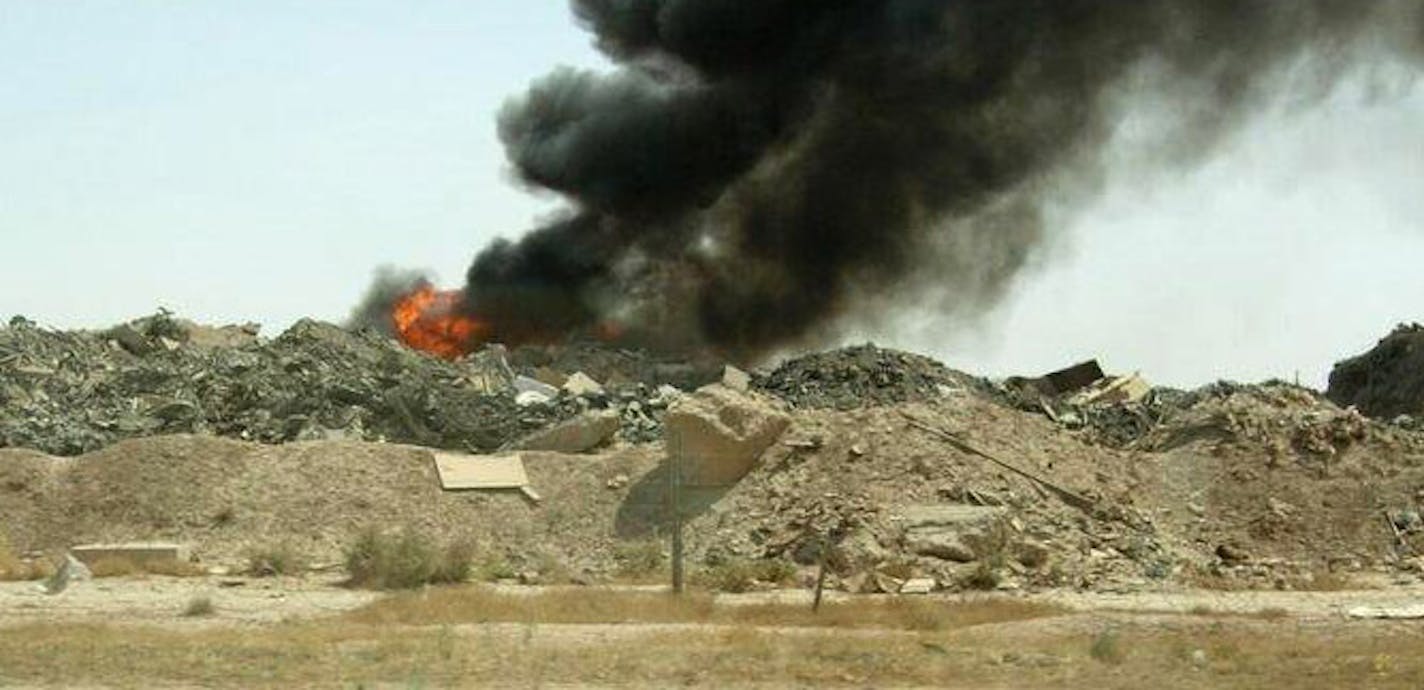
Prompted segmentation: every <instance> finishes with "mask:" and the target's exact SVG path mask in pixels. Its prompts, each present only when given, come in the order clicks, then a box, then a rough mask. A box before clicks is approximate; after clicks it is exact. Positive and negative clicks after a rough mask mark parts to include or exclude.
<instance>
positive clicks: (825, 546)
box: [811, 534, 831, 613]
mask: <svg viewBox="0 0 1424 690" xmlns="http://www.w3.org/2000/svg"><path fill="white" fill-rule="evenodd" d="M830 541H831V540H830V539H829V538H828V537H827V535H825V534H822V535H821V564H820V568H818V569H817V570H816V598H815V599H813V600H811V613H815V612H817V611H819V610H820V609H821V591H822V590H823V589H825V587H826V555H827V554H828V552H829V551H830V550H831V548H830V546H831V545H830Z"/></svg>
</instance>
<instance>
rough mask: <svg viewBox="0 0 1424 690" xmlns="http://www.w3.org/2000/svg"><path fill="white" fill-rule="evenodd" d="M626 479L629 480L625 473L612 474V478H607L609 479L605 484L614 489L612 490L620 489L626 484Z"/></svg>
mask: <svg viewBox="0 0 1424 690" xmlns="http://www.w3.org/2000/svg"><path fill="white" fill-rule="evenodd" d="M628 481H629V479H628V475H626V474H617V475H614V476H613V478H612V479H609V480H608V483H607V486H608V488H610V489H614V490H617V489H622V488H624V487H626V486H628Z"/></svg>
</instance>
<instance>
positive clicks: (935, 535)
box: [898, 505, 1007, 563]
mask: <svg viewBox="0 0 1424 690" xmlns="http://www.w3.org/2000/svg"><path fill="white" fill-rule="evenodd" d="M1006 515H1007V513H1006V511H1005V509H1004V508H1000V507H993V506H969V505H948V506H941V505H911V506H905V507H903V508H901V509H900V511H899V513H898V517H899V518H900V522H901V526H902V529H903V530H904V539H905V546H906V547H907V548H909V549H910V550H911V551H913V552H915V553H917V554H919V555H922V556H930V557H933V558H939V559H943V560H947V561H954V562H956V563H968V562H970V561H974V560H977V559H978V558H979V557H980V556H981V555H982V554H980V553H978V552H977V550H976V548H975V546H976V545H977V544H980V543H984V542H985V541H986V540H987V535H988V534H989V532H990V531H991V530H993V529H995V527H996V526H998V525H999V524H1000V523H1001V522H1002V521H1003V520H1004V519H1005V517H1006Z"/></svg>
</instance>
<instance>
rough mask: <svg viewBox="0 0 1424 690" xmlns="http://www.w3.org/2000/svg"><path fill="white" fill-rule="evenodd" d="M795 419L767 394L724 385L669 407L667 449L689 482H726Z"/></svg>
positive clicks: (732, 480)
mask: <svg viewBox="0 0 1424 690" xmlns="http://www.w3.org/2000/svg"><path fill="white" fill-rule="evenodd" d="M790 423H791V418H790V417H788V416H787V415H786V413H784V412H782V411H781V410H780V409H778V408H777V407H775V406H774V405H773V404H772V403H771V402H769V401H767V400H766V399H764V398H761V397H759V396H756V395H753V394H750V393H740V392H738V391H735V390H732V389H731V388H728V387H726V386H723V385H720V384H712V385H710V386H704V387H702V388H700V389H698V390H697V392H695V393H693V394H692V395H688V396H686V397H683V398H681V399H679V400H677V401H676V402H674V403H673V404H672V405H671V406H669V407H668V411H667V415H666V417H665V418H664V420H663V428H664V436H665V439H666V442H667V449H668V454H669V456H670V458H671V460H672V461H673V462H674V464H675V466H677V467H678V468H679V471H680V472H681V476H682V481H683V483H684V484H687V485H690V486H726V485H728V484H733V483H735V482H736V481H737V480H739V479H741V478H742V477H743V476H745V475H746V474H747V472H750V471H751V469H752V468H753V467H755V466H756V464H757V463H758V462H759V461H760V460H761V456H762V453H763V452H765V451H766V449H767V448H768V447H770V446H771V444H773V443H775V442H776V440H777V439H778V438H780V436H781V434H782V432H784V431H786V427H787V426H788V425H790Z"/></svg>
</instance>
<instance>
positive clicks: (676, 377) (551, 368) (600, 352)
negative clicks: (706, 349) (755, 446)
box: [509, 341, 723, 391]
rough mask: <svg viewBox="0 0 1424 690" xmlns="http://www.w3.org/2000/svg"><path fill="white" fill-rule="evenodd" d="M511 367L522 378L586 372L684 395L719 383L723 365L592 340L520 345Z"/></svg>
mask: <svg viewBox="0 0 1424 690" xmlns="http://www.w3.org/2000/svg"><path fill="white" fill-rule="evenodd" d="M509 364H510V366H512V367H514V369H515V370H517V371H519V372H520V373H521V374H524V375H526V376H531V377H534V378H539V379H541V380H543V378H544V376H541V373H542V374H544V375H547V373H548V372H556V373H557V374H559V375H561V376H563V377H568V376H572V375H573V374H575V373H578V372H582V373H584V374H586V375H588V376H591V377H593V378H594V379H597V380H599V381H602V382H603V383H604V384H605V385H608V386H611V387H615V388H622V387H627V386H629V385H632V384H643V385H644V386H647V387H649V388H654V389H655V388H657V387H658V386H673V387H676V388H679V389H682V390H685V391H690V390H694V389H696V388H699V387H701V386H703V385H706V384H708V383H712V382H714V381H716V380H717V379H718V378H719V377H721V375H722V366H723V362H722V360H720V359H718V358H716V357H713V356H711V355H708V354H692V355H667V354H660V353H656V352H652V351H649V350H645V349H641V348H628V347H621V346H617V347H615V346H610V345H608V344H605V343H601V342H589V341H576V342H571V343H567V344H562V345H521V346H519V347H516V348H513V349H512V350H511V351H510V352H509Z"/></svg>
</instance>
